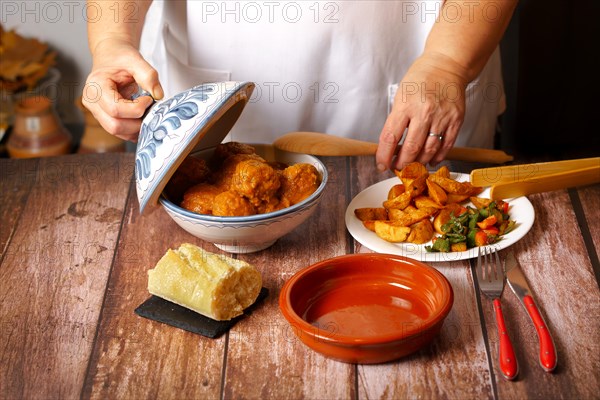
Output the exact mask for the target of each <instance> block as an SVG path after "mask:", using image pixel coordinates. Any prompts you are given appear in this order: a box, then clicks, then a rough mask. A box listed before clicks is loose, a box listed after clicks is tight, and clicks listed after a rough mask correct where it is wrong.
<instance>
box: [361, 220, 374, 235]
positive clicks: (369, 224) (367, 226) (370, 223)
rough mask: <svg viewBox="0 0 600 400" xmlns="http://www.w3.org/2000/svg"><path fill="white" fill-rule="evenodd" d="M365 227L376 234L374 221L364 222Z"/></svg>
mask: <svg viewBox="0 0 600 400" xmlns="http://www.w3.org/2000/svg"><path fill="white" fill-rule="evenodd" d="M362 223H363V226H364V227H365V228H367V229H368V230H370V231H372V232H375V221H374V220H368V221H362Z"/></svg>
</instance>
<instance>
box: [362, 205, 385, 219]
mask: <svg viewBox="0 0 600 400" xmlns="http://www.w3.org/2000/svg"><path fill="white" fill-rule="evenodd" d="M354 215H356V218H358V219H359V220H361V221H369V220H376V219H388V212H387V210H386V209H385V208H383V207H365V208H357V209H355V210H354Z"/></svg>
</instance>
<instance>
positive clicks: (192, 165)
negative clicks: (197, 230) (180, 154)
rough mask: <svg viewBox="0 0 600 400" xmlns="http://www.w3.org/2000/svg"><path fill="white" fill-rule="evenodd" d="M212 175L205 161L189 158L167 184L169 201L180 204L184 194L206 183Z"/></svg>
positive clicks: (166, 189)
mask: <svg viewBox="0 0 600 400" xmlns="http://www.w3.org/2000/svg"><path fill="white" fill-rule="evenodd" d="M210 175H211V172H210V169H209V168H208V165H207V164H206V161H205V160H202V159H199V158H195V157H187V158H186V159H185V160H183V162H182V163H181V165H180V166H179V168H178V169H177V171H175V173H174V174H173V177H172V178H171V180H170V181H169V183H168V184H167V187H166V188H165V191H166V193H167V196H168V197H169V199H170V200H171V201H173V202H175V203H179V202H180V201H181V199H182V197H183V194H184V193H185V191H186V190H187V189H189V188H190V187H191V186H193V185H195V184H198V183H201V182H205V181H206V180H207V179H208V178H209V177H210Z"/></svg>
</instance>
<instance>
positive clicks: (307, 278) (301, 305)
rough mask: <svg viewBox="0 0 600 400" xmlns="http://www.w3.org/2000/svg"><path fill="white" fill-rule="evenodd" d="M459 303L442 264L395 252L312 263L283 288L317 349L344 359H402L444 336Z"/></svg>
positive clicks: (298, 330) (290, 312)
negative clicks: (442, 331)
mask: <svg viewBox="0 0 600 400" xmlns="http://www.w3.org/2000/svg"><path fill="white" fill-rule="evenodd" d="M453 300H454V294H453V291H452V287H451V286H450V283H449V282H448V280H447V279H446V278H445V277H444V275H442V274H441V273H440V272H438V271H437V270H435V269H434V268H432V267H430V266H428V265H426V264H424V263H422V262H420V261H416V260H413V259H410V258H406V257H402V256H397V255H388V254H353V255H347V256H340V257H336V258H332V259H328V260H325V261H321V262H319V263H317V264H314V265H312V266H310V267H307V268H305V269H303V270H301V271H299V272H298V273H296V274H295V275H294V276H293V277H292V278H290V279H289V280H288V281H287V282H286V283H285V284H284V286H283V289H282V290H281V294H280V297H279V306H280V309H281V311H282V313H283V316H284V317H285V318H286V320H287V321H288V322H289V323H290V324H291V327H292V329H293V331H294V333H295V334H296V335H297V336H298V337H299V339H300V340H301V341H302V342H303V343H304V344H306V345H307V346H308V347H310V348H311V349H313V350H315V351H317V352H319V353H321V354H323V355H325V356H327V357H329V358H333V359H336V360H339V361H344V362H349V363H361V364H374V363H383V362H388V361H391V360H395V359H398V358H400V357H403V356H406V355H408V354H410V353H413V352H415V351H417V350H419V349H420V348H422V347H423V346H425V345H427V344H428V343H430V342H431V341H432V339H433V338H434V337H435V336H436V335H437V334H438V333H439V331H440V329H441V327H442V324H443V321H444V319H445V318H446V316H447V315H448V313H449V312H450V309H451V308H452V304H453Z"/></svg>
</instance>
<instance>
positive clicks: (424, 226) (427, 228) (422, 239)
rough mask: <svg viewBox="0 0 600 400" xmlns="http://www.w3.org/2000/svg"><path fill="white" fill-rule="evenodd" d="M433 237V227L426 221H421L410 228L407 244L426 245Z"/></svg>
mask: <svg viewBox="0 0 600 400" xmlns="http://www.w3.org/2000/svg"><path fill="white" fill-rule="evenodd" d="M432 237H433V225H432V224H431V221H430V220H428V219H424V220H421V221H419V222H417V223H415V224H413V225H411V226H410V233H409V235H408V237H407V238H406V241H407V242H410V243H415V244H423V243H427V242H429V241H430V240H431V238H432Z"/></svg>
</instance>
